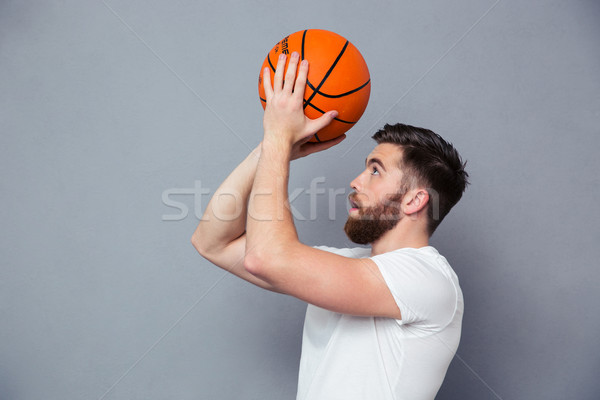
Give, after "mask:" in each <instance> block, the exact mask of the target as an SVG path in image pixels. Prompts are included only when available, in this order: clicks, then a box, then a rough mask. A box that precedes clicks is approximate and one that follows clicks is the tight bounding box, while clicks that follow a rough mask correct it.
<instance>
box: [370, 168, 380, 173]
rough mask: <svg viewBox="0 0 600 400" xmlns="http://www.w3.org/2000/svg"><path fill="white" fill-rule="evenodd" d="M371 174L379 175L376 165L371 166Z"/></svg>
mask: <svg viewBox="0 0 600 400" xmlns="http://www.w3.org/2000/svg"><path fill="white" fill-rule="evenodd" d="M371 175H379V171H378V170H377V167H373V171H371Z"/></svg>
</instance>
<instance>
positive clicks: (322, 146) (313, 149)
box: [299, 135, 346, 157]
mask: <svg viewBox="0 0 600 400" xmlns="http://www.w3.org/2000/svg"><path fill="white" fill-rule="evenodd" d="M344 139H346V135H342V136H338V137H336V138H334V139H331V140H327V141H325V142H317V143H313V142H308V143H306V144H304V145H303V146H302V148H301V149H300V154H299V156H300V157H305V156H307V155H309V154H313V153H318V152H319V151H323V150H327V149H329V148H331V147H333V146H335V145H336V144H339V143H340V142H342V141H343V140H344Z"/></svg>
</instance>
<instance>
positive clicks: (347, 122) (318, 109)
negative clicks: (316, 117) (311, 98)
mask: <svg viewBox="0 0 600 400" xmlns="http://www.w3.org/2000/svg"><path fill="white" fill-rule="evenodd" d="M309 106H310V107H312V108H314V109H315V110H317V111H318V112H320V113H321V114H325V111H323V110H321V109H320V108H318V107H315V106H314V105H313V104H309ZM334 120H336V121H338V122H341V123H344V124H355V123H356V122H358V121H344V120H343V119H339V118H338V117H335V118H334Z"/></svg>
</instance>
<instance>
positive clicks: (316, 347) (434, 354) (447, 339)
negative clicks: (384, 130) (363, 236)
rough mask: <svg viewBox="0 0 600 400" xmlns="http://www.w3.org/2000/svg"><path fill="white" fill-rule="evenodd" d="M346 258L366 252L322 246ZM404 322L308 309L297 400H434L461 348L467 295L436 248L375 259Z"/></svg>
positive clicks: (404, 251)
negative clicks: (464, 294) (457, 350)
mask: <svg viewBox="0 0 600 400" xmlns="http://www.w3.org/2000/svg"><path fill="white" fill-rule="evenodd" d="M317 248H319V249H321V250H326V251H330V252H332V253H336V254H339V255H342V256H346V257H352V258H365V257H369V256H370V254H371V250H370V249H367V248H354V249H336V248H331V247H317ZM370 258H371V259H372V260H373V261H374V262H375V263H376V264H377V266H378V267H379V270H380V271H381V274H382V275H383V278H384V279H385V282H386V283H387V285H388V287H389V288H390V291H391V292H392V295H393V296H394V299H395V300H396V303H397V304H398V307H399V308H400V312H401V314H402V320H396V319H391V318H380V317H357V316H352V315H347V314H339V313H335V312H331V311H328V310H324V309H322V308H319V307H316V306H313V305H310V304H309V305H308V308H307V310H306V319H305V321H304V332H303V337H302V357H301V359H300V373H299V379H298V396H297V400H337V399H340V400H342V399H343V400H354V399H356V400H359V399H360V400H431V399H433V398H434V397H435V395H436V393H437V392H438V390H439V388H440V386H441V384H442V382H443V380H444V376H445V375H446V371H447V369H448V365H449V364H450V361H451V360H452V358H453V357H454V354H455V353H456V349H457V348H458V342H459V341H460V332H461V322H462V315H463V296H462V292H461V290H460V286H459V284H458V278H457V276H456V274H455V273H454V271H453V270H452V268H451V267H450V265H449V264H448V261H446V259H445V258H444V257H442V256H441V255H440V254H439V253H438V252H437V250H436V249H435V248H433V247H431V246H428V247H423V248H420V249H413V248H406V249H398V250H395V251H392V252H389V253H385V254H380V255H377V256H374V257H370Z"/></svg>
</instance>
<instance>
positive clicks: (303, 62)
mask: <svg viewBox="0 0 600 400" xmlns="http://www.w3.org/2000/svg"><path fill="white" fill-rule="evenodd" d="M300 65H302V66H303V67H306V66H307V65H308V60H302V63H300Z"/></svg>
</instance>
